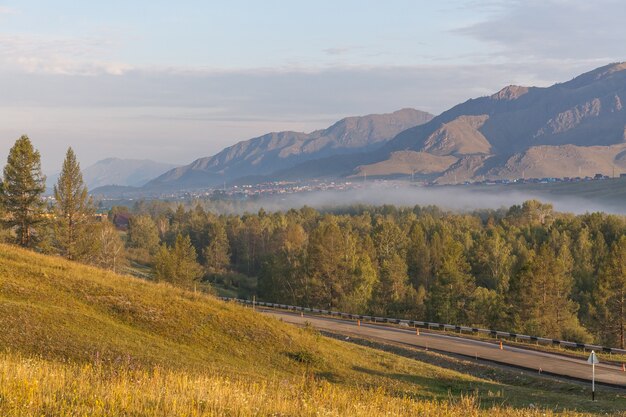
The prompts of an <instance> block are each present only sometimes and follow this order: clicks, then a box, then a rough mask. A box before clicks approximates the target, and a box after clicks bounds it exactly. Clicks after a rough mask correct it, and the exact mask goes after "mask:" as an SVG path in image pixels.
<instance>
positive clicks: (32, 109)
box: [0, 44, 593, 169]
mask: <svg viewBox="0 0 626 417" xmlns="http://www.w3.org/2000/svg"><path fill="white" fill-rule="evenodd" d="M81 45H82V44H81ZM69 47H70V46H68V48H69ZM81 47H82V46H81ZM79 48H80V47H79ZM48 65H51V64H50V63H48ZM591 69H593V66H591V67H585V68H579V67H577V66H573V67H569V66H565V67H564V66H562V65H560V63H556V64H546V65H544V66H537V65H534V64H532V63H530V64H523V65H522V64H483V65H464V66H458V65H455V64H446V65H436V66H413V67H369V68H368V67H365V68H364V67H359V68H355V67H336V68H327V69H317V70H315V71H312V70H305V71H300V70H293V69H292V70H288V69H284V68H283V69H278V70H271V69H262V70H247V71H241V70H238V71H227V70H220V71H216V70H205V71H203V70H200V69H194V70H193V71H187V70H185V69H158V68H155V69H151V70H139V69H129V70H124V71H121V72H120V75H112V72H113V71H112V70H109V71H101V70H100V69H98V71H96V69H94V70H93V74H92V75H90V76H85V75H82V73H81V75H77V74H70V75H66V74H64V73H63V72H62V71H60V70H54V71H49V72H37V71H35V72H31V73H23V72H21V73H16V72H1V71H0V91H2V94H0V160H2V159H3V157H6V156H3V155H4V153H3V151H7V150H8V149H9V147H10V146H9V145H10V144H11V142H12V141H14V140H15V139H16V138H17V137H19V135H21V134H22V133H28V134H29V135H31V138H32V139H33V140H34V141H36V142H37V143H38V145H37V146H38V147H39V148H40V150H41V152H42V156H43V157H44V160H45V165H46V167H57V166H58V165H59V164H60V163H61V161H62V158H63V150H64V149H65V148H66V147H67V146H68V145H72V146H73V147H74V149H75V150H77V152H78V151H80V152H81V153H80V156H81V162H84V163H86V164H87V163H92V162H95V161H96V160H98V159H102V158H103V157H105V156H124V157H137V158H150V159H155V160H161V161H167V162H176V163H189V162H191V161H192V160H194V159H196V158H198V157H201V156H207V155H212V154H214V153H216V152H218V151H220V150H221V149H222V148H224V147H225V146H228V145H231V144H233V143H235V142H236V141H239V140H245V139H249V138H252V137H256V136H260V135H262V134H264V133H267V132H271V131H281V130H296V131H305V132H310V131H312V130H316V129H321V128H325V127H328V126H329V125H330V124H332V123H333V122H335V121H337V120H339V119H341V118H343V117H346V116H355V115H363V114H371V113H384V112H391V111H394V110H398V109H400V108H403V107H413V108H416V109H420V110H425V111H429V112H431V113H435V114H437V113H440V112H441V111H443V110H446V109H448V108H449V107H451V106H453V105H455V104H457V103H460V102H464V101H466V100H467V99H469V98H472V97H478V96H484V95H489V94H492V93H494V92H496V91H498V90H500V89H501V88H502V87H503V86H505V85H508V84H522V85H549V84H552V83H554V82H558V81H564V80H568V79H571V78H572V77H574V76H575V75H578V73H579V72H582V71H583V70H591ZM83 71H84V68H83ZM46 169H48V168H46Z"/></svg>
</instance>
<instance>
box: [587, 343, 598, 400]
mask: <svg viewBox="0 0 626 417" xmlns="http://www.w3.org/2000/svg"><path fill="white" fill-rule="evenodd" d="M587 363H590V364H591V401H595V400H596V363H600V361H599V360H598V357H597V356H596V352H594V351H593V350H592V351H591V354H590V355H589V358H588V359H587Z"/></svg>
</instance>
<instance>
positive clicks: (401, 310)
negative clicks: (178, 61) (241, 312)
mask: <svg viewBox="0 0 626 417" xmlns="http://www.w3.org/2000/svg"><path fill="white" fill-rule="evenodd" d="M133 215H134V217H133V218H132V219H131V222H130V228H129V234H128V244H129V245H130V246H131V247H132V248H134V249H132V250H140V251H144V252H145V253H146V254H148V253H152V254H154V259H155V261H154V262H155V264H156V270H157V276H163V277H164V278H165V277H166V276H167V275H168V274H171V272H170V271H168V272H167V273H161V272H160V270H162V267H160V266H159V265H161V263H162V262H163V261H162V259H163V258H164V257H166V256H174V255H172V253H175V252H176V251H177V250H178V252H181V250H180V249H176V248H191V249H192V250H193V252H194V254H197V260H198V263H199V264H200V265H201V266H202V272H200V271H196V272H197V274H196V276H197V277H200V276H201V275H203V274H204V278H205V279H213V280H216V279H217V280H219V279H228V277H232V276H233V273H234V272H236V273H238V274H241V275H245V276H249V277H256V278H257V281H258V286H257V288H256V289H255V290H254V291H255V293H256V294H257V296H258V297H260V298H263V299H265V300H268V301H275V302H281V303H289V304H295V305H303V306H314V307H323V308H330V309H335V310H343V311H349V312H361V313H369V314H376V315H387V316H395V317H406V318H414V319H420V320H429V321H437V322H445V323H455V324H467V325H477V326H485V327H488V328H497V329H505V330H511V331H518V332H523V333H527V334H533V335H543V336H547V337H554V338H564V339H568V340H577V341H591V340H595V341H597V342H600V343H605V344H609V345H613V346H615V345H617V346H623V345H624V320H625V319H626V311H625V307H626V235H625V231H626V222H625V219H624V218H623V217H621V216H615V215H607V214H602V213H594V214H586V215H579V216H574V215H570V214H560V213H556V212H554V211H553V209H552V207H551V206H550V205H547V204H542V203H540V202H538V201H527V202H525V203H524V204H522V205H520V206H513V207H511V208H509V209H507V210H485V211H480V212H475V213H472V214H455V213H449V212H444V211H442V210H440V209H438V208H436V207H419V206H416V207H414V208H397V207H393V206H383V207H351V208H345V209H342V210H337V211H335V212H334V213H329V212H324V213H323V212H319V211H316V210H314V209H311V208H306V207H305V208H302V209H300V210H289V211H287V212H276V213H266V212H264V211H263V210H261V211H260V212H259V213H257V214H245V215H241V216H240V215H220V216H218V215H215V214H212V213H211V212H206V211H205V210H204V209H203V208H202V207H201V205H200V204H198V205H197V206H196V207H195V208H190V209H188V210H185V209H184V208H183V207H182V206H178V207H172V206H171V205H170V204H167V203H164V202H157V201H154V202H149V203H139V204H136V205H135V207H134V209H133ZM145 236H150V237H149V238H146V237H145ZM147 242H150V243H147ZM166 248H170V249H166ZM186 251H187V253H188V252H189V250H186ZM182 252H185V250H182ZM174 257H175V258H180V259H183V258H186V259H189V257H188V256H187V257H185V256H180V255H176V256H174ZM183 269H184V268H183ZM170 276H171V275H170ZM188 278H189V277H188V276H187V277H180V278H179V280H181V281H184V280H185V279H188Z"/></svg>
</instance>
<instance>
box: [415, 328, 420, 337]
mask: <svg viewBox="0 0 626 417" xmlns="http://www.w3.org/2000/svg"><path fill="white" fill-rule="evenodd" d="M415 335H416V336H419V335H420V328H419V327H416V328H415Z"/></svg>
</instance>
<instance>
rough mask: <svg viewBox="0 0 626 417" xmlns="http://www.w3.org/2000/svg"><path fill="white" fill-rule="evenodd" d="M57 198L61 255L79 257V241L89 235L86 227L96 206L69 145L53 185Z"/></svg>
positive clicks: (58, 238) (56, 208)
mask: <svg viewBox="0 0 626 417" xmlns="http://www.w3.org/2000/svg"><path fill="white" fill-rule="evenodd" d="M54 198H55V200H56V203H55V210H56V215H57V222H56V224H57V242H58V245H59V249H60V250H61V254H62V255H63V256H65V257H66V258H68V259H80V257H81V255H82V254H81V253H80V252H81V250H80V248H79V246H81V245H79V244H78V242H79V240H80V239H84V238H86V237H87V236H86V235H85V226H86V225H87V224H88V223H89V222H91V221H92V214H93V212H94V206H93V202H92V200H91V198H90V197H89V195H88V194H87V187H86V186H85V183H84V182H83V174H82V173H81V171H80V164H79V163H78V161H77V160H76V155H75V154H74V151H73V150H72V148H68V150H67V153H66V155H65V160H64V161H63V168H62V169H61V174H60V175H59V179H58V181H57V183H56V185H55V186H54ZM82 246H84V245H82Z"/></svg>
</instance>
